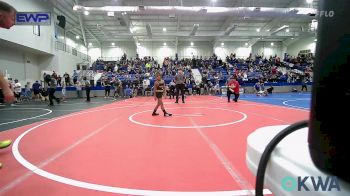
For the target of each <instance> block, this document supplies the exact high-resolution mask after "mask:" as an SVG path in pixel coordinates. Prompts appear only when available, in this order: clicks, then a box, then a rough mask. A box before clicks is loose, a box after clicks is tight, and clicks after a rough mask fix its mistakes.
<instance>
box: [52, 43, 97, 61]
mask: <svg viewBox="0 0 350 196" xmlns="http://www.w3.org/2000/svg"><path fill="white" fill-rule="evenodd" d="M55 49H56V50H61V51H63V52H67V53H69V54H72V55H74V56H76V57H79V58H81V59H83V60H86V61H89V62H91V57H90V56H89V55H87V54H84V53H82V52H79V51H78V50H77V49H76V48H73V47H71V46H69V45H67V44H65V43H62V42H59V41H56V42H55Z"/></svg>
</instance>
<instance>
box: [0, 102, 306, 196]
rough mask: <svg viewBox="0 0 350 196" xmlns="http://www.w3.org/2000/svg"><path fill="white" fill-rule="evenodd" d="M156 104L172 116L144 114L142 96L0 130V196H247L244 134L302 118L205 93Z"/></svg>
mask: <svg viewBox="0 0 350 196" xmlns="http://www.w3.org/2000/svg"><path fill="white" fill-rule="evenodd" d="M164 102H165V103H166V104H165V107H166V109H167V111H168V112H170V113H173V114H174V116H173V117H163V116H162V115H160V116H156V117H152V116H151V112H152V110H153V107H154V106H155V104H156V103H155V102H154V100H153V98H152V97H142V98H135V99H129V100H126V101H121V102H115V103H113V104H109V105H105V106H101V107H98V108H93V109H90V110H85V111H81V112H77V113H73V114H70V115H66V116H61V117H58V118H55V119H50V120H46V121H42V122H39V123H35V124H32V125H28V126H25V127H20V128H17V129H13V130H9V131H6V132H2V133H0V138H1V139H7V138H10V139H13V140H16V141H15V142H14V143H13V145H12V146H11V147H10V148H7V149H2V150H1V151H0V160H1V162H2V163H3V164H4V167H3V169H1V170H0V175H1V178H0V195H1V194H5V195H16V196H17V195H84V196H85V195H106V194H111V193H114V195H115V193H117V194H121V195H123V194H129V195H215V196H217V195H250V194H251V193H252V192H250V190H253V189H254V181H255V177H254V176H253V175H252V174H251V173H250V171H249V170H248V168H247V166H246V164H245V153H246V138H247V136H248V135H249V134H250V133H252V132H253V131H255V130H256V129H257V128H260V127H263V126H270V125H281V124H291V123H293V122H296V121H299V120H303V119H307V118H308V115H309V113H308V112H307V111H303V110H298V109H293V108H286V107H280V106H272V105H267V104H261V103H254V102H247V101H239V102H238V103H234V102H231V103H227V100H226V99H225V98H222V99H221V98H218V97H211V96H191V97H188V99H187V100H186V104H182V103H179V104H174V100H169V99H165V100H164ZM159 113H161V111H160V110H159Z"/></svg>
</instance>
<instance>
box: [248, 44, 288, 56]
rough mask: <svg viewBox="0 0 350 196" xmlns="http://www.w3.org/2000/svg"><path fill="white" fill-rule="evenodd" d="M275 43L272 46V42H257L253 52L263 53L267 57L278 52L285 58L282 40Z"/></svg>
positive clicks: (278, 54)
mask: <svg viewBox="0 0 350 196" xmlns="http://www.w3.org/2000/svg"><path fill="white" fill-rule="evenodd" d="M273 44H274V45H273V46H271V42H262V41H261V42H257V43H255V44H254V45H253V46H252V54H253V55H255V54H259V55H262V54H263V55H264V56H265V57H266V58H269V57H270V56H275V54H277V56H278V57H280V58H283V45H282V42H273Z"/></svg>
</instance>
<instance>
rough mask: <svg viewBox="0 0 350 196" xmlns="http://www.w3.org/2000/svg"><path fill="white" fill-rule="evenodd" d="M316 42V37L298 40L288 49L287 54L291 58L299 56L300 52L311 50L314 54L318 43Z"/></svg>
mask: <svg viewBox="0 0 350 196" xmlns="http://www.w3.org/2000/svg"><path fill="white" fill-rule="evenodd" d="M314 40H315V38H314V37H308V38H303V39H300V40H297V41H295V42H294V43H292V44H290V45H289V46H288V47H287V53H288V54H289V55H291V56H297V55H298V53H299V52H300V50H311V52H312V53H315V49H316V42H315V41H314Z"/></svg>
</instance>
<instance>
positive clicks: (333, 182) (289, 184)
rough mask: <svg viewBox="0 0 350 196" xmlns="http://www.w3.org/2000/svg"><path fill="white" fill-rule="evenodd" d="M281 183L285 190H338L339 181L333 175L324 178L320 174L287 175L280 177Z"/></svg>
mask: <svg viewBox="0 0 350 196" xmlns="http://www.w3.org/2000/svg"><path fill="white" fill-rule="evenodd" d="M308 180H309V181H310V180H311V185H312V187H311V185H310V183H307V181H308ZM307 184H308V186H307ZM281 185H282V188H283V189H284V190H286V191H295V190H297V191H324V192H326V191H340V186H339V182H338V179H337V177H335V176H327V177H326V178H325V179H324V178H323V179H322V177H321V176H318V177H313V176H311V177H310V176H304V177H301V176H298V178H297V179H295V178H293V177H290V176H287V177H285V178H283V179H282V181H281ZM311 188H313V190H312V189H311Z"/></svg>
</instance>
